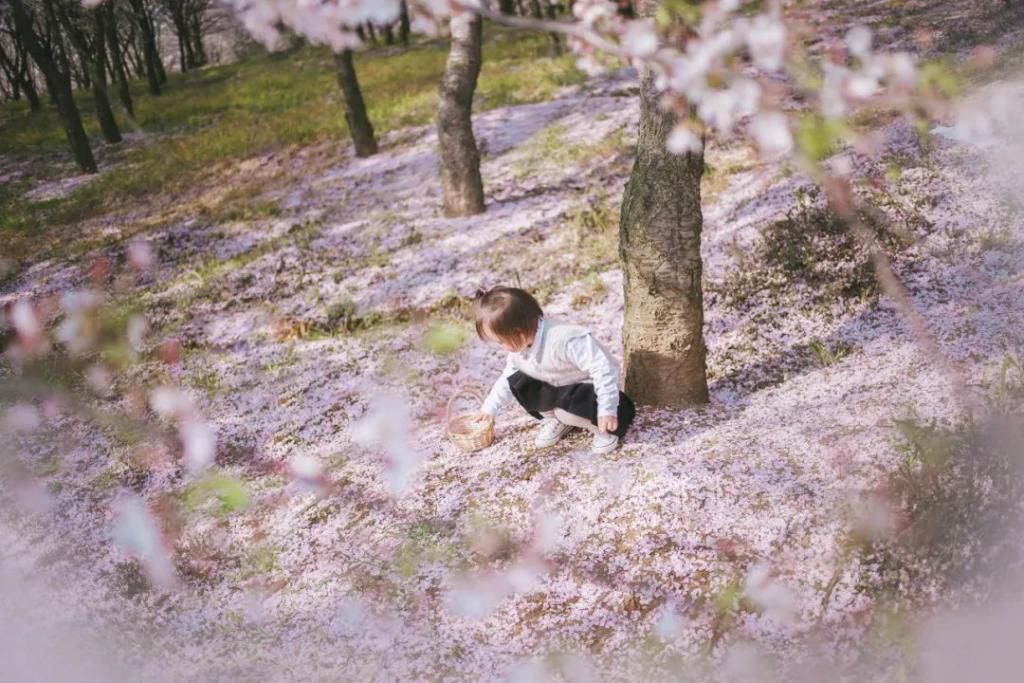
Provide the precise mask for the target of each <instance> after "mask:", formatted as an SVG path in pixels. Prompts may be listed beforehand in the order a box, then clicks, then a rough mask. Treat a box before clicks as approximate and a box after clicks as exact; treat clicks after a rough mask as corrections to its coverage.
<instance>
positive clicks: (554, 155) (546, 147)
mask: <svg viewBox="0 0 1024 683" xmlns="http://www.w3.org/2000/svg"><path fill="white" fill-rule="evenodd" d="M567 134H568V128H566V126H565V124H563V123H560V122H558V121H555V122H554V123H551V124H548V125H547V126H545V127H544V128H542V129H541V130H540V132H538V133H537V134H536V135H534V136H533V137H532V138H530V139H529V141H527V143H526V144H525V145H524V146H523V152H522V156H521V157H520V158H519V159H517V160H516V162H515V163H514V164H513V166H512V170H513V173H514V174H515V176H516V177H519V178H523V177H526V176H528V175H530V174H531V173H532V172H533V171H534V169H535V168H537V167H538V166H542V165H545V166H547V165H554V166H556V167H558V168H569V167H571V166H585V165H586V164H587V162H589V161H593V160H597V159H607V158H611V157H615V156H617V155H618V153H620V152H625V151H628V149H629V147H628V145H627V143H626V131H625V129H624V128H621V127H620V128H616V129H615V130H614V131H612V132H611V133H610V134H608V135H606V136H604V137H602V138H601V139H600V140H598V141H596V142H576V143H573V142H569V141H568V140H567V139H566V135H567Z"/></svg>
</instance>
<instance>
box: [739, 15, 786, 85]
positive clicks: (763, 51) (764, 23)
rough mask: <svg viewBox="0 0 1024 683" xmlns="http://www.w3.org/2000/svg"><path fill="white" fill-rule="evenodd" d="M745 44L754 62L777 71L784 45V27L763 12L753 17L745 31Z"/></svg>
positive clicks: (761, 66)
mask: <svg viewBox="0 0 1024 683" xmlns="http://www.w3.org/2000/svg"><path fill="white" fill-rule="evenodd" d="M747 45H748V47H749V48H750V56H751V57H753V59H754V64H756V65H757V66H758V67H760V68H762V69H764V70H766V71H777V70H778V69H779V68H780V67H781V66H782V55H783V51H784V50H785V47H786V27H785V26H784V25H783V23H782V22H781V21H779V20H778V19H776V18H774V17H770V16H768V15H765V14H762V15H760V16H758V17H755V18H754V20H753V22H751V25H750V28H749V29H748V31H747Z"/></svg>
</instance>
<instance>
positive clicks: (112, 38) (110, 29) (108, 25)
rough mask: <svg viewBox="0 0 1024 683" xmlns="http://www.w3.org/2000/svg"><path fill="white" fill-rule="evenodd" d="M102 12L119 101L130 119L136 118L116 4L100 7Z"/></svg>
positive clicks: (111, 68)
mask: <svg viewBox="0 0 1024 683" xmlns="http://www.w3.org/2000/svg"><path fill="white" fill-rule="evenodd" d="M99 9H100V11H101V12H104V13H105V16H104V21H103V29H104V37H105V39H106V42H107V52H108V54H109V55H110V70H111V71H112V72H113V74H114V80H115V81H116V82H117V99H118V100H120V102H121V106H122V107H124V110H125V112H126V113H127V114H128V116H129V118H131V119H134V118H135V104H134V103H133V102H132V94H131V91H130V90H129V89H128V73H127V70H126V69H125V64H124V55H123V53H122V51H121V45H120V43H119V42H118V40H117V15H116V14H115V13H114V4H113V3H107V4H105V5H101V6H100V8H99Z"/></svg>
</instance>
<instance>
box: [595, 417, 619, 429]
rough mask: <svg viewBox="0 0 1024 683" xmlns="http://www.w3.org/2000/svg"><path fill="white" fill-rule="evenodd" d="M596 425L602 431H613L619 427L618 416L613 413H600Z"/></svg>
mask: <svg viewBox="0 0 1024 683" xmlns="http://www.w3.org/2000/svg"><path fill="white" fill-rule="evenodd" d="M597 426H598V428H599V429H600V430H601V431H603V432H614V431H615V430H616V429H618V428H619V418H617V417H615V416H614V415H602V416H601V417H599V418H597Z"/></svg>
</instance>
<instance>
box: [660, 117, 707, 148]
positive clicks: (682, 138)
mask: <svg viewBox="0 0 1024 683" xmlns="http://www.w3.org/2000/svg"><path fill="white" fill-rule="evenodd" d="M665 145H666V147H668V151H670V152H672V153H673V154H687V153H690V152H693V153H695V154H696V153H697V152H699V151H701V149H703V148H704V143H703V142H701V139H700V138H699V137H698V136H697V134H696V133H694V132H693V130H692V129H691V128H690V127H689V126H688V125H686V124H685V123H680V124H678V125H677V126H676V127H675V128H673V129H672V132H670V133H669V134H668V140H666V142H665Z"/></svg>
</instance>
